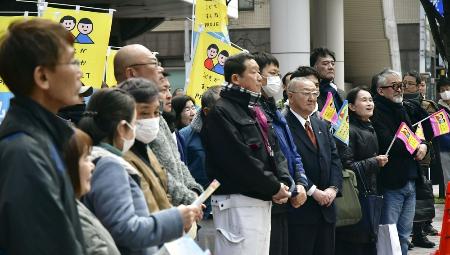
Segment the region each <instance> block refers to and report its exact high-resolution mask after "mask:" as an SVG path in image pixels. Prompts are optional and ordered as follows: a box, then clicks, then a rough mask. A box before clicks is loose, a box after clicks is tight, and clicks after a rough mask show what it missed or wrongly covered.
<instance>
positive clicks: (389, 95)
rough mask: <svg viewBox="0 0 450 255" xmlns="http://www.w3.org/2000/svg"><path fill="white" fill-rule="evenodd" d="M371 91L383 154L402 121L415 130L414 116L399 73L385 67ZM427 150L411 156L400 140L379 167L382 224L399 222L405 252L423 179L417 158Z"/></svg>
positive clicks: (377, 131) (396, 141)
mask: <svg viewBox="0 0 450 255" xmlns="http://www.w3.org/2000/svg"><path fill="white" fill-rule="evenodd" d="M372 86H373V87H372V88H371V91H373V92H374V93H376V94H375V96H374V100H375V110H374V114H373V116H372V118H371V121H372V123H373V127H374V129H375V132H376V133H377V138H378V144H379V147H380V153H385V152H386V151H387V149H388V147H389V145H390V144H391V141H392V140H393V139H394V137H395V134H396V131H397V129H398V127H399V126H400V124H401V123H402V122H404V123H406V124H407V125H408V126H409V128H410V129H411V130H413V131H415V129H413V128H412V124H413V123H412V120H411V116H409V114H408V112H407V109H406V108H405V106H404V104H403V89H404V87H405V86H404V84H403V82H402V77H401V76H400V74H399V73H397V72H395V71H393V70H390V69H386V70H383V71H382V72H381V73H379V74H378V75H377V76H376V77H374V82H373V84H372ZM426 153H427V145H426V144H420V145H419V147H418V148H417V150H416V151H415V152H414V154H413V155H411V154H410V153H409V152H408V150H407V149H406V147H405V144H404V143H403V142H402V141H401V140H400V139H395V141H394V143H393V145H392V148H391V150H390V151H389V162H388V163H387V164H386V165H385V166H384V167H383V168H382V169H381V170H380V178H379V187H380V191H381V192H382V193H383V196H384V205H383V211H382V215H381V224H396V225H397V231H398V235H399V238H400V244H401V248H402V253H403V254H407V252H408V244H407V241H408V238H409V235H410V233H411V230H412V225H413V224H412V223H413V218H414V211H415V204H416V181H417V180H419V181H420V178H419V177H420V176H421V174H420V168H419V164H418V161H420V160H422V159H423V158H424V156H425V155H426Z"/></svg>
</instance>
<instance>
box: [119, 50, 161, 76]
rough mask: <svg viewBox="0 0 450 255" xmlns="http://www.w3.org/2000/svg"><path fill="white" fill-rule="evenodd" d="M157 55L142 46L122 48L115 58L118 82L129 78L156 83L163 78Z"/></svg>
mask: <svg viewBox="0 0 450 255" xmlns="http://www.w3.org/2000/svg"><path fill="white" fill-rule="evenodd" d="M163 71H164V69H163V68H162V67H160V66H159V65H158V59H157V58H156V56H155V54H154V53H153V52H151V51H150V50H149V49H147V48H146V47H145V46H143V45H140V44H131V45H127V46H125V47H122V48H121V49H120V50H119V51H118V52H117V54H116V56H115V57H114V76H115V77H116V80H117V82H119V83H120V82H122V81H124V80H126V79H128V78H132V77H134V78H137V77H141V78H146V79H149V80H151V81H153V82H155V83H157V84H158V83H159V80H160V79H161V78H162V77H163V75H162V72H163Z"/></svg>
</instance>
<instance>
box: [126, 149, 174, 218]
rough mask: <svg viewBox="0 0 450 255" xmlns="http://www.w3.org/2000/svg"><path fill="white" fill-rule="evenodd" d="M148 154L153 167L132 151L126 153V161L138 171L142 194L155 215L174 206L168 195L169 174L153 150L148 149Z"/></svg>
mask: <svg viewBox="0 0 450 255" xmlns="http://www.w3.org/2000/svg"><path fill="white" fill-rule="evenodd" d="M147 154H148V158H149V159H150V164H151V167H150V166H149V165H147V164H146V163H145V162H144V161H142V160H141V159H140V158H139V157H138V156H137V155H136V154H135V153H133V152H132V151H131V150H130V151H128V152H127V153H125V155H124V159H125V160H126V161H128V162H129V163H130V164H131V165H132V166H134V167H135V168H136V169H137V170H138V172H139V174H140V177H141V180H140V186H141V189H142V192H143V193H144V196H145V200H146V202H147V206H148V209H149V210H150V212H152V213H153V212H157V211H161V210H164V209H167V208H171V207H172V204H171V199H170V197H169V195H168V193H167V174H166V172H165V170H164V169H163V168H162V167H161V165H160V164H159V162H158V159H157V158H156V156H155V154H153V152H152V151H151V149H149V148H147Z"/></svg>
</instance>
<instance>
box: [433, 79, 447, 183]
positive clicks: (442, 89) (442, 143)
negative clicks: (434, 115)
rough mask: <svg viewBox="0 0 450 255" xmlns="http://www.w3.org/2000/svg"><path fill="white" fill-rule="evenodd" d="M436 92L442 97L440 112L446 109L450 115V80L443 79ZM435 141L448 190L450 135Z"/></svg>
mask: <svg viewBox="0 0 450 255" xmlns="http://www.w3.org/2000/svg"><path fill="white" fill-rule="evenodd" d="M436 90H437V92H438V93H439V97H440V99H439V101H438V106H439V110H440V109H445V112H446V113H447V114H448V115H450V80H449V79H447V78H441V79H440V80H439V81H438V83H437V85H436ZM435 139H437V140H438V143H439V149H440V152H439V156H440V159H441V166H442V173H443V175H444V183H445V186H446V190H447V183H448V181H450V134H446V135H441V136H439V137H436V138H435Z"/></svg>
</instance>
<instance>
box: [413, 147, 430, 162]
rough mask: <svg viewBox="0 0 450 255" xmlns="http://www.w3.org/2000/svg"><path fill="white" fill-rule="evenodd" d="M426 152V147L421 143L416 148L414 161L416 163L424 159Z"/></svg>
mask: <svg viewBox="0 0 450 255" xmlns="http://www.w3.org/2000/svg"><path fill="white" fill-rule="evenodd" d="M427 150H428V147H427V145H426V144H423V143H422V144H421V145H419V147H418V148H417V153H416V156H415V157H414V159H415V160H417V161H419V160H422V159H423V158H424V157H425V155H427Z"/></svg>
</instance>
